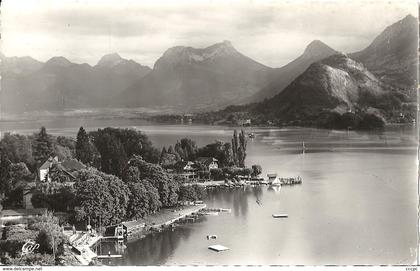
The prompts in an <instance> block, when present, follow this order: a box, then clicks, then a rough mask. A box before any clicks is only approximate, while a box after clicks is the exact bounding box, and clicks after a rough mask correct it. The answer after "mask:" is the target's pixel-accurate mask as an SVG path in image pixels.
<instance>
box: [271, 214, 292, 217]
mask: <svg viewBox="0 0 420 271" xmlns="http://www.w3.org/2000/svg"><path fill="white" fill-rule="evenodd" d="M288 216H289V215H288V214H273V217H274V218H286V217H288Z"/></svg>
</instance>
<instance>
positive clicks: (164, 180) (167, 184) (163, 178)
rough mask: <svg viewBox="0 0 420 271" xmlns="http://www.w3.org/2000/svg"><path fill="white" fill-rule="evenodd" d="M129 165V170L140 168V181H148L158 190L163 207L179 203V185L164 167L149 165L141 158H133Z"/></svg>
mask: <svg viewBox="0 0 420 271" xmlns="http://www.w3.org/2000/svg"><path fill="white" fill-rule="evenodd" d="M128 164H129V168H130V167H137V168H138V171H139V173H140V176H139V179H141V180H145V181H148V182H149V183H150V184H151V185H152V186H153V187H155V188H156V189H157V190H158V192H159V198H160V202H161V203H162V206H163V207H171V206H174V205H175V204H176V203H177V201H178V194H177V192H178V189H179V185H178V183H177V182H176V181H175V180H174V179H173V177H172V176H171V175H169V174H168V173H167V172H166V171H165V170H164V169H163V168H162V167H160V166H159V165H156V164H151V163H148V162H146V161H144V160H143V159H142V158H141V157H140V156H133V157H132V158H131V159H130V160H129V161H128ZM129 168H128V169H129ZM128 169H127V170H128Z"/></svg>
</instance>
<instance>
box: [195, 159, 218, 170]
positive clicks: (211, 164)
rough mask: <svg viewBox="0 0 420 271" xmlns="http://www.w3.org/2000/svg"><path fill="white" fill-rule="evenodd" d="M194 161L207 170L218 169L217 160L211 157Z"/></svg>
mask: <svg viewBox="0 0 420 271" xmlns="http://www.w3.org/2000/svg"><path fill="white" fill-rule="evenodd" d="M196 161H197V162H198V163H201V164H203V165H205V166H206V168H207V170H212V169H216V168H219V160H217V159H216V158H213V157H198V158H197V159H196Z"/></svg>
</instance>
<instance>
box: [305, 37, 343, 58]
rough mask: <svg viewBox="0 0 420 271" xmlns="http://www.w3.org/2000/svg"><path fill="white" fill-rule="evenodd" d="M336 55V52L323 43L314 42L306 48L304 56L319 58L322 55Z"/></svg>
mask: <svg viewBox="0 0 420 271" xmlns="http://www.w3.org/2000/svg"><path fill="white" fill-rule="evenodd" d="M334 53H336V51H335V50H334V49H332V48H331V47H329V46H328V45H326V44H325V43H323V42H322V41H320V40H314V41H312V42H311V43H309V44H308V46H306V49H305V51H304V53H303V55H304V56H306V57H317V56H322V55H326V56H328V55H331V54H334Z"/></svg>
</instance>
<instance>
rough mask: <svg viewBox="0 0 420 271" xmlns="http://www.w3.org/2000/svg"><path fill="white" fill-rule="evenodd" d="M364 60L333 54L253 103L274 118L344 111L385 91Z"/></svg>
mask: <svg viewBox="0 0 420 271" xmlns="http://www.w3.org/2000/svg"><path fill="white" fill-rule="evenodd" d="M386 91H387V90H386V89H385V88H384V85H383V83H381V82H380V81H379V80H378V79H377V78H376V77H375V76H374V75H373V74H372V73H370V72H369V71H368V70H367V69H366V68H365V67H364V66H363V64H361V63H359V62H356V61H354V60H352V59H350V58H348V57H347V56H346V55H344V54H336V55H332V56H330V57H328V58H325V59H323V60H321V61H318V62H316V63H313V64H311V66H310V67H309V68H308V69H307V70H306V71H305V72H304V73H302V74H301V75H299V76H298V78H296V79H295V80H294V81H293V82H292V83H291V84H290V85H289V86H288V87H286V88H285V89H284V90H283V91H282V92H281V93H279V94H277V95H276V96H274V97H273V98H272V99H269V100H267V101H264V102H262V103H260V104H258V105H257V106H256V110H257V111H258V112H263V113H264V114H267V115H270V116H272V118H274V119H284V120H290V119H292V118H305V117H308V116H310V115H316V114H319V113H320V112H321V111H322V110H325V109H330V110H338V111H339V112H342V113H343V112H346V111H349V110H353V111H354V109H355V108H356V107H358V106H359V105H360V104H364V105H365V106H369V99H367V98H365V97H368V98H373V99H375V98H377V97H379V96H381V95H383V94H385V93H386Z"/></svg>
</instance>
